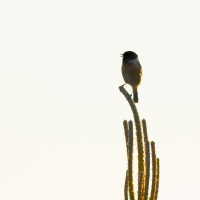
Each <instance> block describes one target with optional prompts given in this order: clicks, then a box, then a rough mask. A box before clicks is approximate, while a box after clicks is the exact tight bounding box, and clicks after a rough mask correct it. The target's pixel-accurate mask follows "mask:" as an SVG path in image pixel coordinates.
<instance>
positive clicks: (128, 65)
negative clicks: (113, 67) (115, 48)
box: [121, 51, 142, 103]
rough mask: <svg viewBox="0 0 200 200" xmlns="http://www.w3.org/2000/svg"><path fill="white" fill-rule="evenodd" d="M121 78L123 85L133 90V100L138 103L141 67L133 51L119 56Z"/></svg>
mask: <svg viewBox="0 0 200 200" xmlns="http://www.w3.org/2000/svg"><path fill="white" fill-rule="evenodd" d="M121 56H122V57H123V58H122V76H123V79H124V81H125V83H128V84H129V85H130V86H131V87H132V89H133V100H134V102H135V103H138V100H139V99H138V86H139V85H140V83H141V80H142V66H141V64H140V62H139V60H138V55H137V54H136V53H135V52H133V51H126V52H124V53H123V54H121Z"/></svg>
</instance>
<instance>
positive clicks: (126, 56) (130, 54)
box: [121, 51, 138, 63]
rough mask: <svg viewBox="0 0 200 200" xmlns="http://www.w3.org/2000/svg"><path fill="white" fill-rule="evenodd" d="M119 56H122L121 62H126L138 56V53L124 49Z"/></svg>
mask: <svg viewBox="0 0 200 200" xmlns="http://www.w3.org/2000/svg"><path fill="white" fill-rule="evenodd" d="M121 56H122V57H123V59H122V61H123V63H127V62H128V61H129V60H134V59H135V58H137V57H138V55H137V54H136V53H135V52H133V51H126V52H124V53H123V54H121Z"/></svg>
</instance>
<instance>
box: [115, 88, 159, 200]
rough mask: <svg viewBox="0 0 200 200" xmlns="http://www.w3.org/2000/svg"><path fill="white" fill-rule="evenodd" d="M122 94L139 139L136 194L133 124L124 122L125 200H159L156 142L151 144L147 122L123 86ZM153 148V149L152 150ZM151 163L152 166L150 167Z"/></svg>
mask: <svg viewBox="0 0 200 200" xmlns="http://www.w3.org/2000/svg"><path fill="white" fill-rule="evenodd" d="M119 89H120V91H121V92H122V94H123V95H124V96H125V97H126V99H127V101H128V103H129V105H130V107H131V110H132V112H133V116H134V122H135V129H136V133H135V136H136V139H137V150H138V158H137V159H138V169H137V172H138V177H137V180H138V181H137V182H138V183H137V185H138V189H137V190H138V191H137V192H135V187H136V184H134V181H133V175H134V173H133V172H134V169H133V161H134V160H133V159H134V155H135V153H134V152H133V149H134V148H133V141H134V134H133V122H132V121H131V120H130V121H129V122H128V121H127V120H124V122H123V125H124V134H125V139H126V148H127V160H128V169H127V171H126V176H125V185H124V199H125V200H129V199H130V200H157V198H158V188H159V176H160V175H159V173H160V161H159V158H157V157H156V150H155V142H153V141H152V142H149V140H148V133H147V125H146V121H145V120H144V119H143V120H142V121H140V118H139V115H138V111H137V108H136V105H135V103H134V102H133V100H132V99H131V96H130V95H129V94H128V92H127V91H126V90H125V89H124V87H123V86H120V87H119ZM150 147H151V149H150ZM150 161H151V164H152V166H151V165H150ZM150 169H152V173H151V176H152V178H151V187H150Z"/></svg>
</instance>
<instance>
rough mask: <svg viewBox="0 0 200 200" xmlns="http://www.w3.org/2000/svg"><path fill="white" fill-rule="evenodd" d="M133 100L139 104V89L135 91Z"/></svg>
mask: <svg viewBox="0 0 200 200" xmlns="http://www.w3.org/2000/svg"><path fill="white" fill-rule="evenodd" d="M133 100H134V102H135V103H138V92H137V89H134V90H133Z"/></svg>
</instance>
